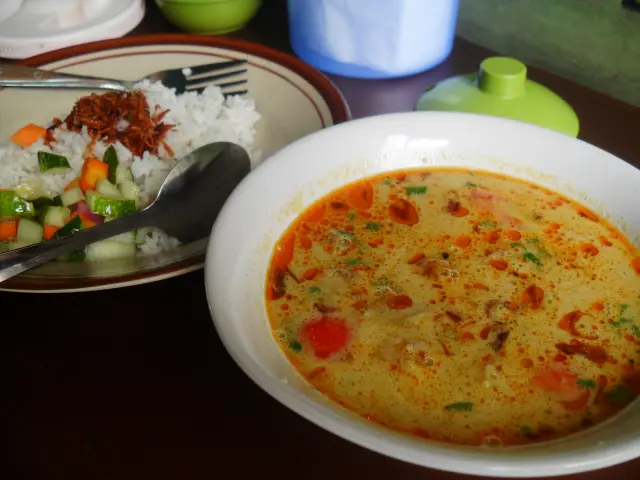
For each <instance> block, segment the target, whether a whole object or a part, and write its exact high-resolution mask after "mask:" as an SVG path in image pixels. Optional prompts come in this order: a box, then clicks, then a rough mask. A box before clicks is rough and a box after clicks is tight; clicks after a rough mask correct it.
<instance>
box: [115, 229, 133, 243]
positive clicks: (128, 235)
mask: <svg viewBox="0 0 640 480" xmlns="http://www.w3.org/2000/svg"><path fill="white" fill-rule="evenodd" d="M135 239H136V234H135V232H124V233H121V234H120V235H116V236H115V237H111V238H109V240H113V241H114V242H123V243H134V242H135Z"/></svg>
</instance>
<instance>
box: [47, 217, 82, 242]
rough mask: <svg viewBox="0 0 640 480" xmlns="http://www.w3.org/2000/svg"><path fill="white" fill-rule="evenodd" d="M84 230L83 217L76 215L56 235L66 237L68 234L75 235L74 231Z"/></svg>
mask: <svg viewBox="0 0 640 480" xmlns="http://www.w3.org/2000/svg"><path fill="white" fill-rule="evenodd" d="M80 230H82V219H81V218H80V217H74V218H72V219H71V220H69V222H68V223H67V224H66V225H65V226H64V227H62V228H60V230H58V231H57V232H56V233H55V235H54V237H55V238H58V237H66V236H68V235H73V234H74V233H78V232H79V231H80Z"/></svg>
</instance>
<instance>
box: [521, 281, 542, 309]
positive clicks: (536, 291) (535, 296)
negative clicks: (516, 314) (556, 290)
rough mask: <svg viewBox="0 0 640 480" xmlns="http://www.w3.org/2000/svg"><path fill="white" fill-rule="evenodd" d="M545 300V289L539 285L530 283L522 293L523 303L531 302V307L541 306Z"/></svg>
mask: <svg viewBox="0 0 640 480" xmlns="http://www.w3.org/2000/svg"><path fill="white" fill-rule="evenodd" d="M543 301H544V290H543V289H541V288H540V287H538V286H537V285H530V286H528V287H527V289H526V290H525V291H524V293H523V294H522V303H529V304H531V308H534V309H535V308H540V306H541V305H542V302H543Z"/></svg>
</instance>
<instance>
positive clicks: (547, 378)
mask: <svg viewBox="0 0 640 480" xmlns="http://www.w3.org/2000/svg"><path fill="white" fill-rule="evenodd" d="M577 380H578V375H576V374H575V373H573V372H571V371H569V370H568V369H567V368H565V367H563V366H561V365H554V366H551V367H547V368H546V369H545V370H544V371H543V372H541V373H540V374H539V375H536V376H534V377H533V378H532V379H531V383H532V384H533V385H535V386H537V387H540V388H542V389H543V390H546V391H548V392H555V393H557V394H559V395H562V396H574V395H576V394H578V393H580V390H581V389H580V387H579V386H578V385H577Z"/></svg>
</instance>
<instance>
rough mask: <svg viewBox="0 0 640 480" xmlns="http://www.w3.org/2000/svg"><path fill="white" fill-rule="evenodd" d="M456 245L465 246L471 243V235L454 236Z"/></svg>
mask: <svg viewBox="0 0 640 480" xmlns="http://www.w3.org/2000/svg"><path fill="white" fill-rule="evenodd" d="M455 243H456V247H460V248H465V247H468V246H469V245H470V244H471V237H469V236H468V235H460V236H459V237H458V238H456V242H455Z"/></svg>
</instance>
